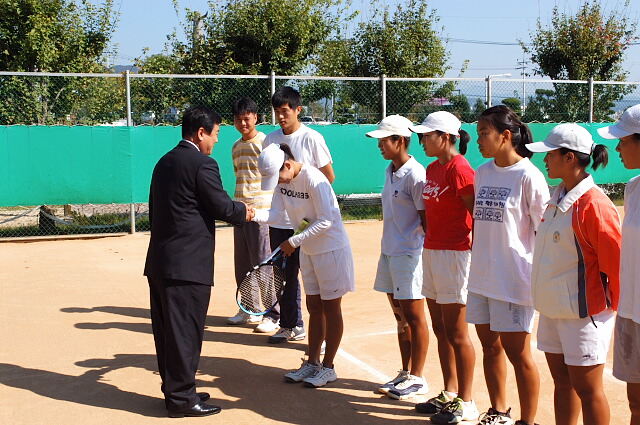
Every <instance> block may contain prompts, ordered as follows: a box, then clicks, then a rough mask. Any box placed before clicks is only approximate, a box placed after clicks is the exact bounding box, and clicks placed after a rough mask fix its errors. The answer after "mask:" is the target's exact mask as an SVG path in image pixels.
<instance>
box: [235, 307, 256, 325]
mask: <svg viewBox="0 0 640 425" xmlns="http://www.w3.org/2000/svg"><path fill="white" fill-rule="evenodd" d="M259 321H260V316H255V315H253V314H248V313H246V312H244V311H243V310H242V309H240V310H238V312H237V313H236V315H235V316H233V317H229V318H227V323H228V324H230V325H244V324H245V323H257V322H259Z"/></svg>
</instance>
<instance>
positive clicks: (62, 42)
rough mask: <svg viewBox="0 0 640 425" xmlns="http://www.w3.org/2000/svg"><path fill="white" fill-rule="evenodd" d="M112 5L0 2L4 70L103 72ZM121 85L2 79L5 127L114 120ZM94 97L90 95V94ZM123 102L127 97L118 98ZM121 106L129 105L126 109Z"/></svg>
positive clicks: (0, 118)
mask: <svg viewBox="0 0 640 425" xmlns="http://www.w3.org/2000/svg"><path fill="white" fill-rule="evenodd" d="M112 6H113V0H104V2H103V4H102V5H101V6H96V5H94V4H92V3H91V2H89V1H87V0H82V1H70V0H0V10H2V13H1V14H0V71H23V72H24V71H27V72H34V71H43V72H76V73H78V72H83V73H94V72H104V70H105V65H104V61H103V58H104V56H103V55H104V51H105V49H106V47H107V45H108V43H109V39H110V36H111V30H112V28H113V25H114V24H115V22H116V15H115V13H114V12H113V10H112ZM119 91H121V87H120V83H119V82H117V81H105V80H100V81H98V80H97V79H88V78H78V77H69V78H63V77H13V76H9V77H8V76H2V77H0V96H2V98H3V102H2V104H1V105H0V123H3V124H51V123H63V122H65V123H77V122H78V121H77V120H76V119H75V118H74V117H77V116H82V117H83V120H82V121H81V122H82V123H87V124H89V123H93V122H104V121H113V120H114V119H115V118H117V117H122V113H123V111H122V108H121V107H120V108H119V109H118V107H116V108H114V103H113V98H114V93H115V92H119ZM89 93H91V95H89ZM118 97H119V98H120V99H122V95H118ZM117 106H124V103H122V105H117Z"/></svg>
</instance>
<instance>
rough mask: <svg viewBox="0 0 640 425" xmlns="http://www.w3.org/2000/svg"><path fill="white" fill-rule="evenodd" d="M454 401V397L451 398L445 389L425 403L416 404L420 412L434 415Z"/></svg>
mask: <svg viewBox="0 0 640 425" xmlns="http://www.w3.org/2000/svg"><path fill="white" fill-rule="evenodd" d="M450 401H453V399H452V398H449V396H448V395H447V393H445V392H444V390H442V391H440V394H438V395H437V396H436V397H432V398H430V399H429V400H427V401H425V402H424V403H418V404H416V410H417V411H418V412H419V413H426V414H427V415H433V414H435V413H438V412H440V411H441V410H442V409H443V408H444V406H446V404H447V403H449V402H450Z"/></svg>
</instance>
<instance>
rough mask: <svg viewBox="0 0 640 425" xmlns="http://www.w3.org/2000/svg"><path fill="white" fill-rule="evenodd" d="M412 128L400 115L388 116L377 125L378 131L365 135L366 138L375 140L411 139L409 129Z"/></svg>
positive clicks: (407, 120) (409, 122)
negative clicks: (398, 137) (392, 137)
mask: <svg viewBox="0 0 640 425" xmlns="http://www.w3.org/2000/svg"><path fill="white" fill-rule="evenodd" d="M411 126H413V123H412V122H411V121H410V120H409V119H407V118H405V117H403V116H400V115H389V116H388V117H386V118H385V119H383V120H382V121H380V122H379V123H378V129H377V130H373V131H370V132H368V133H367V137H373V138H376V139H382V138H383V137H389V136H404V137H411V131H409V127H411Z"/></svg>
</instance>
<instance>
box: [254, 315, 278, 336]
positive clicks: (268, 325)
mask: <svg viewBox="0 0 640 425" xmlns="http://www.w3.org/2000/svg"><path fill="white" fill-rule="evenodd" d="M279 327H280V325H278V322H277V321H276V320H273V319H272V318H271V317H263V318H262V322H260V324H259V325H258V326H256V328H255V329H254V330H253V331H254V332H258V333H261V334H268V333H271V332H273V331H275V330H276V329H278V328H279Z"/></svg>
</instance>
